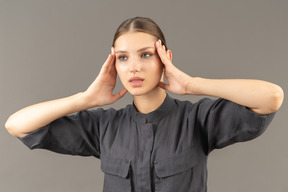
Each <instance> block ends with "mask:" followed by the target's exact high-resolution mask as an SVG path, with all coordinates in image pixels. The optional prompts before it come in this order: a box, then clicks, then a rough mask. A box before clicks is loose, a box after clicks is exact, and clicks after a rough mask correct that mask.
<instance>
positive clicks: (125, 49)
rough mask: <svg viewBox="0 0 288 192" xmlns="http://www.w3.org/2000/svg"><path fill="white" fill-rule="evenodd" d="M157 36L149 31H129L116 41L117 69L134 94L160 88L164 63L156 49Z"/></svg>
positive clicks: (125, 85) (123, 82)
mask: <svg viewBox="0 0 288 192" xmlns="http://www.w3.org/2000/svg"><path fill="white" fill-rule="evenodd" d="M156 40H157V39H156V38H155V37H154V36H152V35H150V34H148V33H142V32H127V33H124V34H123V35H121V36H120V37H118V39H117V40H116V41H115V47H114V48H115V53H116V62H115V64H116V70H117V73H118V75H119V77H120V80H121V82H122V84H123V86H124V87H125V88H126V89H127V90H128V91H129V92H130V93H131V94H132V95H133V96H140V95H145V94H148V93H152V92H153V91H154V90H156V89H157V88H158V83H159V81H160V79H161V77H162V72H163V64H162V62H161V60H160V58H159V56H158V53H157V50H156V49H155V42H156Z"/></svg>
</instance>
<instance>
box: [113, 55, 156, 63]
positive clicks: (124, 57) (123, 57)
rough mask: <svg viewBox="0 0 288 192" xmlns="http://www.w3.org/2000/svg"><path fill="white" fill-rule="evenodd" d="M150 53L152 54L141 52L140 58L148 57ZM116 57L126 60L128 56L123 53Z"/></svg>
mask: <svg viewBox="0 0 288 192" xmlns="http://www.w3.org/2000/svg"><path fill="white" fill-rule="evenodd" d="M152 55H153V54H152V53H143V54H141V58H149V57H151V56H152ZM118 59H119V60H120V61H126V60H127V59H128V57H127V56H125V55H120V56H119V57H118Z"/></svg>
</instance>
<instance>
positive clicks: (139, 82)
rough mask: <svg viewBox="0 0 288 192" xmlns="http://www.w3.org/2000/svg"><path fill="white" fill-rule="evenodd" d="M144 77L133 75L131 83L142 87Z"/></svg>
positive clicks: (133, 85)
mask: <svg viewBox="0 0 288 192" xmlns="http://www.w3.org/2000/svg"><path fill="white" fill-rule="evenodd" d="M143 81H144V79H142V78H140V77H132V78H130V79H129V83H130V84H131V85H132V87H140V86H141V85H142V84H143Z"/></svg>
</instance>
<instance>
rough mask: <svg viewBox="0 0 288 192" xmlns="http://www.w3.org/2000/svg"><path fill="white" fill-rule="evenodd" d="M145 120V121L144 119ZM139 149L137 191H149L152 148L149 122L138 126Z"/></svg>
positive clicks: (151, 128)
mask: <svg viewBox="0 0 288 192" xmlns="http://www.w3.org/2000/svg"><path fill="white" fill-rule="evenodd" d="M145 122H146V121H145ZM139 129H140V130H139V133H140V134H141V135H140V136H139V137H141V139H140V143H139V150H140V154H139V155H140V156H139V159H138V168H137V169H138V170H139V171H138V178H137V179H138V184H139V191H141V192H151V178H150V177H151V164H150V160H151V152H152V150H153V143H154V133H153V126H152V124H151V123H144V124H141V125H140V126H139Z"/></svg>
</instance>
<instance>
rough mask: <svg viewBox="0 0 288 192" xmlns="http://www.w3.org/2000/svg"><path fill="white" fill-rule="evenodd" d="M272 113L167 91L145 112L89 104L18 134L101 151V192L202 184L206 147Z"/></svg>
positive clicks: (199, 188)
mask: <svg viewBox="0 0 288 192" xmlns="http://www.w3.org/2000/svg"><path fill="white" fill-rule="evenodd" d="M273 117H274V114H270V115H265V116H261V115H258V114H256V113H254V112H251V111H250V110H248V109H247V108H246V107H244V106H241V105H238V104H235V103H233V102H231V101H228V100H225V99H217V100H211V99H202V100H200V101H198V102H197V103H191V102H189V101H179V100H176V99H173V98H171V97H170V96H168V95H167V97H166V99H165V101H164V102H163V104H162V105H161V106H160V107H159V108H158V109H157V110H155V111H153V112H151V113H149V114H141V113H139V112H138V111H137V109H136V108H135V106H134V105H128V106H126V107H125V108H124V109H120V110H115V109H108V110H104V109H97V110H86V111H81V112H79V113H77V114H73V115H70V116H66V117H63V118H60V119H58V120H56V121H54V122H52V123H50V124H49V125H47V126H45V127H42V128H40V129H38V130H36V131H34V132H32V133H30V134H29V135H27V136H25V137H22V138H20V139H21V141H22V142H23V143H24V144H26V145H27V146H28V147H29V148H30V149H35V148H42V149H48V150H51V151H54V152H57V153H62V154H70V155H80V156H95V157H96V158H100V159H101V170H102V171H103V172H104V173H105V179H104V187H103V191H104V192H206V191H207V187H206V182H207V156H208V154H209V153H210V152H211V151H212V150H213V149H217V148H223V147H225V146H227V145H231V144H233V143H236V142H243V141H248V140H251V139H253V138H256V137H257V136H259V135H260V134H262V133H263V132H264V130H265V129H266V128H267V126H268V125H269V123H270V122H271V120H272V119H273Z"/></svg>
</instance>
